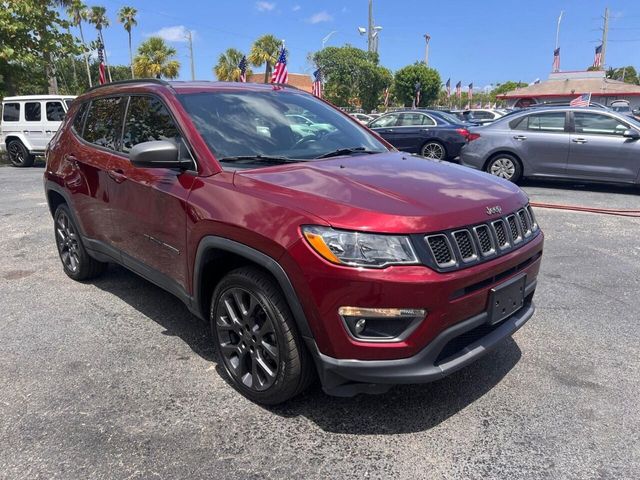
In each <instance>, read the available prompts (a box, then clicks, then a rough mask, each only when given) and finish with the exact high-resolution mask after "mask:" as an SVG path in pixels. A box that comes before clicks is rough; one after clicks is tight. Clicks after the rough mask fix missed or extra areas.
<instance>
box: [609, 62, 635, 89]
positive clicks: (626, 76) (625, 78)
mask: <svg viewBox="0 0 640 480" xmlns="http://www.w3.org/2000/svg"><path fill="white" fill-rule="evenodd" d="M607 78H610V79H612V80H619V81H621V82H626V83H633V84H635V85H640V77H638V72H637V71H636V69H635V68H634V67H632V66H631V65H628V66H626V67H620V68H609V69H608V70H607Z"/></svg>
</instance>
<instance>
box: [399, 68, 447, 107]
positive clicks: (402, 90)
mask: <svg viewBox="0 0 640 480" xmlns="http://www.w3.org/2000/svg"><path fill="white" fill-rule="evenodd" d="M393 84H394V93H395V96H396V98H397V99H398V100H399V101H400V102H401V103H402V104H403V105H405V106H408V105H411V104H412V103H413V101H414V98H415V96H416V91H417V88H419V90H420V102H419V105H418V106H420V105H430V104H432V103H433V102H434V101H436V100H437V99H438V93H439V92H440V86H441V81H440V74H439V73H438V72H437V70H435V69H433V68H429V67H427V65H425V63H424V62H416V63H414V64H413V65H407V66H406V67H403V68H401V69H400V70H398V71H397V72H396V74H395V77H394V80H393Z"/></svg>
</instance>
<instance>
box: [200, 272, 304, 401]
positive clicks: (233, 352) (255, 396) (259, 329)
mask: <svg viewBox="0 0 640 480" xmlns="http://www.w3.org/2000/svg"><path fill="white" fill-rule="evenodd" d="M210 322H211V331H212V334H213V337H214V340H215V343H216V349H217V356H218V363H219V365H221V366H222V367H223V368H224V372H225V373H226V375H227V377H228V378H229V380H230V381H231V383H232V385H233V386H234V387H235V388H236V389H237V390H238V391H239V392H240V393H242V394H243V395H244V396H246V397H247V398H249V399H250V400H252V401H255V402H257V403H262V404H266V405H275V404H278V403H282V402H284V401H286V400H288V399H290V398H292V397H294V396H295V395H297V394H299V393H300V392H302V391H303V390H304V389H305V388H306V387H307V386H308V385H309V383H310V382H311V380H312V379H313V368H312V362H311V358H310V357H309V354H308V353H307V351H306V349H305V347H304V345H303V343H302V339H301V338H300V336H299V335H298V332H297V330H296V327H295V322H294V320H293V317H292V315H291V312H290V311H289V307H288V305H287V302H286V300H285V299H284V296H283V295H282V292H281V291H280V288H279V287H278V285H277V284H276V283H275V282H274V281H273V280H272V279H271V277H269V276H268V275H267V274H265V273H264V272H262V271H261V270H259V269H256V268H253V267H243V268H240V269H237V270H234V271H232V272H231V273H229V274H228V275H227V276H226V277H224V278H223V279H222V280H221V281H220V283H219V284H218V286H217V287H216V289H215V291H214V292H213V297H212V302H211V313H210Z"/></svg>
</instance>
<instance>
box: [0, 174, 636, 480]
mask: <svg viewBox="0 0 640 480" xmlns="http://www.w3.org/2000/svg"><path fill="white" fill-rule="evenodd" d="M41 180H42V167H41V164H40V166H39V167H36V168H32V169H14V168H10V167H1V168H0V185H1V188H0V203H1V204H2V208H1V209H0V228H1V230H2V236H1V237H0V248H1V249H2V252H3V253H4V259H3V261H2V263H1V264H0V288H1V289H2V292H3V294H2V297H1V300H0V311H2V315H1V316H0V339H1V341H2V346H1V348H0V369H1V371H2V375H0V443H1V444H2V446H3V448H2V449H0V472H2V475H1V476H5V475H6V476H7V477H11V478H22V477H25V478H70V477H75V478H78V477H81V478H114V477H117V478H123V477H128V478H152V477H189V478H328V477H330V478H354V477H356V478H407V477H414V478H425V477H427V478H451V479H453V478H462V477H465V478H495V477H504V478H581V479H582V478H638V477H640V408H639V407H640V401H639V400H638V399H639V398H640V374H639V373H638V372H639V371H640V355H639V354H640V347H639V342H638V337H639V335H638V325H637V324H638V319H639V318H640V305H639V303H638V292H640V242H639V241H638V232H640V219H638V218H622V217H613V216H602V215H594V214H586V213H575V212H565V211H556V210H542V209H539V210H537V216H538V220H539V223H540V224H541V226H542V228H543V230H544V232H545V234H546V246H545V255H544V258H543V266H542V270H541V275H540V277H539V287H538V291H537V293H536V297H535V301H536V304H537V307H538V310H537V313H536V315H535V316H534V317H533V319H532V320H531V321H530V322H529V323H528V324H527V325H526V326H525V327H524V328H523V329H522V330H520V331H519V332H518V333H516V335H515V336H514V338H513V340H508V341H507V342H505V343H504V344H503V345H502V346H501V348H500V349H499V350H496V351H494V352H493V353H491V354H489V355H487V356H486V357H484V358H483V359H482V360H480V361H479V362H477V363H476V364H474V365H472V366H470V367H468V368H466V369H465V370H462V371H460V372H458V373H456V374H454V375H453V376H451V377H449V378H447V379H445V380H443V381H440V382H438V383H434V384H430V385H418V386H404V387H396V388H395V389H393V390H392V391H391V392H389V393H388V394H386V395H383V396H358V397H355V398H351V399H341V398H333V397H327V396H326V395H324V394H323V393H322V392H321V391H320V389H319V388H318V387H315V388H312V389H311V390H310V391H308V392H307V393H305V394H304V395H302V396H301V397H298V398H296V399H294V400H293V401H291V402H289V403H288V404H285V405H283V406H279V407H275V408H269V409H266V408H263V407H259V406H257V405H255V404H253V403H251V402H249V401H248V400H246V399H245V398H244V397H242V396H241V395H239V394H238V393H236V392H235V391H234V390H233V389H232V388H231V387H230V386H228V385H227V384H226V383H225V381H224V380H222V379H221V377H220V376H219V375H218V373H217V371H216V368H217V366H216V364H215V362H214V360H213V358H214V352H213V350H212V348H211V346H210V343H209V340H208V337H207V329H206V327H205V326H204V325H202V324H200V323H199V322H198V321H197V320H196V319H195V318H194V317H192V316H190V315H189V313H188V311H187V309H186V308H185V307H184V306H183V305H182V304H181V303H180V301H178V300H177V299H175V298H173V297H172V296H170V295H169V294H167V293H165V292H164V291H162V290H160V289H159V288H156V287H155V286H153V285H151V284H150V283H148V282H146V281H144V280H142V279H140V278H139V277H136V276H135V275H133V274H131V273H129V272H127V271H126V270H124V269H123V268H121V267H115V266H114V267H110V268H109V270H108V271H107V273H106V274H105V275H104V276H103V277H101V278H100V279H98V280H95V281H92V282H90V283H85V284H78V283H74V282H73V281H71V280H70V279H68V278H67V277H66V276H65V275H64V273H63V272H62V268H61V266H60V263H59V260H58V257H57V253H56V251H55V246H54V243H53V232H52V221H51V217H50V215H49V212H48V210H47V206H46V203H45V200H44V196H43V190H42V182H41ZM524 189H525V190H526V191H527V192H528V193H529V195H530V196H531V200H532V201H536V202H548V203H565V204H572V205H586V206H597V207H608V208H628V209H636V210H638V209H640V192H639V191H638V190H637V189H636V190H633V189H626V188H607V187H588V188H586V187H583V186H577V185H570V184H568V185H567V184H563V185H553V184H542V183H530V184H525V186H524Z"/></svg>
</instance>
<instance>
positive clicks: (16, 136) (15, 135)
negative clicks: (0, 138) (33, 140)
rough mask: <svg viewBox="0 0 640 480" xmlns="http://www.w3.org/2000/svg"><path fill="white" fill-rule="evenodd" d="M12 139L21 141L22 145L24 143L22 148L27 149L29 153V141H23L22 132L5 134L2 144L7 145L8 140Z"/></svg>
mask: <svg viewBox="0 0 640 480" xmlns="http://www.w3.org/2000/svg"><path fill="white" fill-rule="evenodd" d="M12 140H18V141H19V142H20V143H22V145H24V148H26V149H27V151H28V152H29V153H31V149H30V148H29V143H28V142H25V138H24V136H23V135H22V134H20V133H11V134H9V135H7V136H6V137H5V139H4V144H5V146H7V147H9V142H10V141H12Z"/></svg>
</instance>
